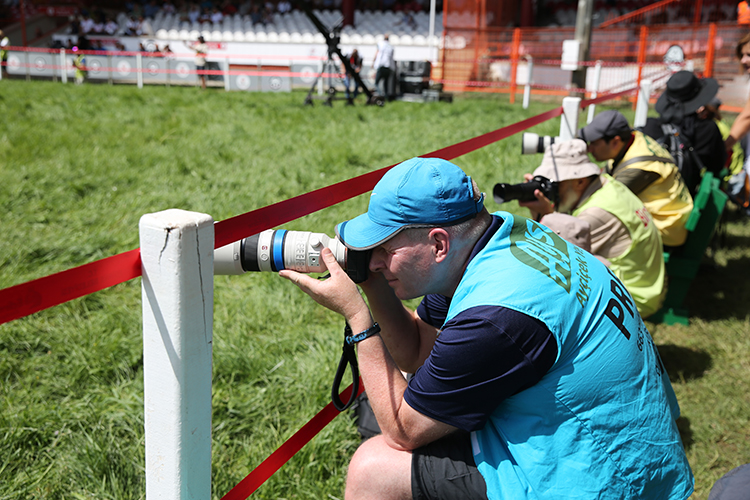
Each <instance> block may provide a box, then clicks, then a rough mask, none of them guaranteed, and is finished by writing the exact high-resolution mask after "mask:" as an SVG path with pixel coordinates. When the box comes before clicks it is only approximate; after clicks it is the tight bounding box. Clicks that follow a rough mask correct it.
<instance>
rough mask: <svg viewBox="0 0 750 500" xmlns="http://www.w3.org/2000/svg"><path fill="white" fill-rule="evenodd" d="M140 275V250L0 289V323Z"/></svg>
mask: <svg viewBox="0 0 750 500" xmlns="http://www.w3.org/2000/svg"><path fill="white" fill-rule="evenodd" d="M140 275H141V250H140V249H139V248H136V249H134V250H130V251H129V252H125V253H121V254H117V255H113V256H112V257H107V258H105V259H101V260H97V261H94V262H91V263H89V264H84V265H82V266H79V267H74V268H72V269H68V270H67V271H61V272H59V273H56V274H52V275H50V276H46V277H44V278H39V279H35V280H33V281H29V282H26V283H22V284H20V285H15V286H12V287H9V288H5V289H3V290H0V324H2V323H7V322H8V321H12V320H14V319H18V318H23V317H24V316H28V315H29V314H34V313H35V312H39V311H42V310H44V309H47V308H50V307H52V306H56V305H59V304H62V303H63V302H68V301H69V300H73V299H77V298H79V297H83V296H84V295H88V294H90V293H94V292H98V291H99V290H104V289H105V288H109V287H111V286H114V285H117V284H119V283H123V282H125V281H128V280H131V279H133V278H137V277H138V276H140Z"/></svg>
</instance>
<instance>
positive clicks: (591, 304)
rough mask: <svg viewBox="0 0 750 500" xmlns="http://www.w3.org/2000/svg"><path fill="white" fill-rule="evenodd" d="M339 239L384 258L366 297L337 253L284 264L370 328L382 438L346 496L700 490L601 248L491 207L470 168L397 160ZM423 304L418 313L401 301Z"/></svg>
mask: <svg viewBox="0 0 750 500" xmlns="http://www.w3.org/2000/svg"><path fill="white" fill-rule="evenodd" d="M336 232H337V235H338V237H339V238H340V239H341V241H342V242H344V244H345V245H346V246H347V247H348V248H350V249H353V250H371V251H372V257H371V260H370V272H371V273H370V274H371V275H370V277H369V278H368V279H367V281H365V282H364V283H362V284H361V287H362V290H363V291H364V292H365V294H366V295H367V299H368V302H365V300H364V298H363V297H362V296H361V295H360V293H359V291H358V290H357V287H356V285H355V284H354V283H353V282H352V281H351V280H350V279H349V277H348V276H347V275H346V273H345V272H344V271H343V270H342V269H341V268H340V267H339V265H338V264H337V262H336V260H335V258H334V257H333V255H332V254H331V252H330V251H329V250H328V249H324V250H323V252H322V257H323V260H324V262H325V263H326V266H327V267H328V269H329V271H330V273H331V276H330V278H329V279H327V280H325V281H319V280H316V279H313V278H312V277H309V276H306V275H304V274H299V273H296V272H294V271H289V270H285V271H281V272H280V274H281V275H282V276H283V277H286V278H288V279H290V280H292V281H293V282H294V283H296V284H297V285H298V286H299V287H300V288H301V289H302V290H304V291H305V292H306V293H308V294H309V295H310V296H311V297H312V298H313V299H314V300H316V301H317V302H318V303H320V304H322V305H324V306H325V307H327V308H329V309H331V310H332V311H335V312H337V313H339V314H341V315H343V316H344V318H345V319H346V321H347V322H348V324H349V325H350V327H351V329H352V331H354V332H361V333H359V335H356V338H357V339H358V340H359V342H358V344H357V350H358V357H359V366H360V371H361V374H362V378H363V380H364V384H365V387H366V389H367V394H368V397H369V400H370V403H371V405H372V408H373V411H374V413H375V416H376V417H377V420H378V424H379V425H380V428H381V430H382V434H381V435H379V436H376V437H373V438H371V439H369V440H367V441H365V442H364V443H363V444H362V446H360V448H359V449H358V450H357V452H356V453H355V454H354V456H353V457H352V462H351V464H350V466H349V471H348V476H347V483H346V498H347V499H368V498H398V499H402V498H415V499H439V500H447V499H475V498H476V499H492V500H496V499H508V500H511V499H512V500H521V499H532V498H555V499H561V498H600V499H607V498H612V499H614V498H617V499H620V498H640V499H680V500H682V499H686V498H688V497H689V496H690V495H691V493H692V491H693V476H692V473H691V471H690V467H689V465H688V463H687V459H686V457H685V453H684V451H683V448H682V443H681V440H680V436H679V433H678V431H677V427H676V424H675V418H676V417H677V416H678V414H679V408H678V406H677V402H676V400H675V398H674V393H673V391H672V387H671V385H670V383H669V380H668V378H667V375H666V373H665V371H664V368H663V366H662V365H661V361H660V360H659V356H658V353H657V351H656V348H655V346H654V345H653V342H652V340H651V337H650V335H649V333H648V331H647V330H646V328H645V326H644V324H643V322H642V320H641V319H640V316H639V315H638V313H637V311H636V309H635V304H634V303H633V300H632V298H631V297H630V295H629V294H628V293H627V291H626V290H625V288H624V287H623V285H622V284H621V283H620V281H619V280H618V279H617V278H615V277H614V276H613V275H612V274H611V273H610V272H609V271H608V270H607V268H606V267H605V266H604V265H603V264H601V263H600V262H599V261H598V260H597V259H596V258H594V257H593V256H592V255H591V254H589V253H587V252H585V251H583V250H581V249H580V248H578V247H576V246H574V245H572V244H569V243H566V242H565V241H564V240H563V239H562V238H560V237H559V236H557V234H555V233H554V232H553V231H551V230H550V229H548V228H546V227H545V226H543V225H541V224H538V223H536V222H534V221H532V220H529V219H525V218H523V217H517V216H514V215H512V214H510V213H506V212H498V213H495V214H492V215H490V214H489V213H488V212H487V210H486V208H485V207H484V195H483V194H482V193H480V192H479V190H478V189H477V188H476V185H475V184H474V183H473V181H472V180H471V178H470V177H468V176H467V175H466V174H465V173H464V172H463V171H462V170H461V169H460V168H458V167H457V166H455V165H453V164H452V163H449V162H447V161H445V160H440V159H435V158H413V159H411V160H408V161H405V162H403V163H401V164H399V165H397V166H395V167H394V168H393V169H391V170H390V171H389V172H388V173H386V174H385V175H384V176H383V178H382V179H381V180H380V182H378V184H377V185H376V186H375V188H374V190H373V192H372V194H371V197H370V204H369V207H368V210H367V213H365V214H363V215H360V216H359V217H357V218H355V219H352V220H350V221H347V222H343V223H341V224H339V225H338V226H337V228H336ZM421 296H423V299H422V302H421V304H420V305H419V307H418V308H417V310H416V311H411V310H409V309H407V308H406V307H404V305H403V304H402V303H401V300H404V299H412V298H417V297H421ZM368 303H369V307H368ZM375 321H377V323H375ZM402 371H405V372H410V373H414V377H413V378H412V379H411V380H409V381H408V382H407V380H406V379H405V378H404V376H403V374H402Z"/></svg>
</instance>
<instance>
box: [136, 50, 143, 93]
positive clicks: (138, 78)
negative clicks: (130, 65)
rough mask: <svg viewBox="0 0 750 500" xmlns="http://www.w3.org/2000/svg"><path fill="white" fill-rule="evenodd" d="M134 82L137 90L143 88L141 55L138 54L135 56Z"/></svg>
mask: <svg viewBox="0 0 750 500" xmlns="http://www.w3.org/2000/svg"><path fill="white" fill-rule="evenodd" d="M135 81H136V83H137V85H138V88H139V89H142V88H143V55H142V54H141V53H140V52H138V53H137V54H136V55H135Z"/></svg>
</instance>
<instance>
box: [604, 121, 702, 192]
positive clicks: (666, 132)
mask: <svg viewBox="0 0 750 500" xmlns="http://www.w3.org/2000/svg"><path fill="white" fill-rule="evenodd" d="M636 130H639V131H640V132H643V130H642V129H641V128H636ZM661 130H662V133H663V134H662V136H661V137H654V139H656V142H658V143H659V144H660V145H661V147H663V148H664V149H666V150H667V151H669V154H670V155H672V158H673V159H674V161H672V162H670V161H669V160H667V159H666V158H662V157H660V156H637V157H635V158H631V159H629V160H627V161H626V162H623V163H621V164H620V165H618V167H620V168H622V167H624V166H626V165H630V164H631V163H636V162H639V161H649V160H650V161H661V162H664V163H674V164H675V165H677V170H679V172H680V175H681V176H682V179H683V181H684V182H685V185H686V186H687V187H688V189H689V190H690V193H691V194H695V190H696V189H697V187H698V184H700V182H701V175H702V174H701V172H703V170H704V169H705V167H704V166H703V162H702V161H701V159H700V158H699V157H698V155H697V154H696V153H695V150H694V149H693V145H692V144H691V143H690V139H688V138H687V137H685V135H683V134H682V133H681V132H680V127H678V126H677V125H673V124H671V123H663V124H662V125H661ZM643 133H645V132H643ZM646 135H648V134H646Z"/></svg>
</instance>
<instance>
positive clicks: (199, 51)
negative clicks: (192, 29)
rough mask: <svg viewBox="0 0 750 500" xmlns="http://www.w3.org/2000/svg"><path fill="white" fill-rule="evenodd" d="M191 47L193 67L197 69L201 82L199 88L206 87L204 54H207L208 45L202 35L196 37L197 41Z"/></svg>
mask: <svg viewBox="0 0 750 500" xmlns="http://www.w3.org/2000/svg"><path fill="white" fill-rule="evenodd" d="M192 49H193V50H194V51H195V69H196V70H197V71H198V78H199V79H200V82H201V88H202V89H205V88H206V74H205V73H204V71H206V55H208V45H206V40H205V38H203V37H202V36H199V37H198V42H197V43H195V44H193V46H192Z"/></svg>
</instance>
